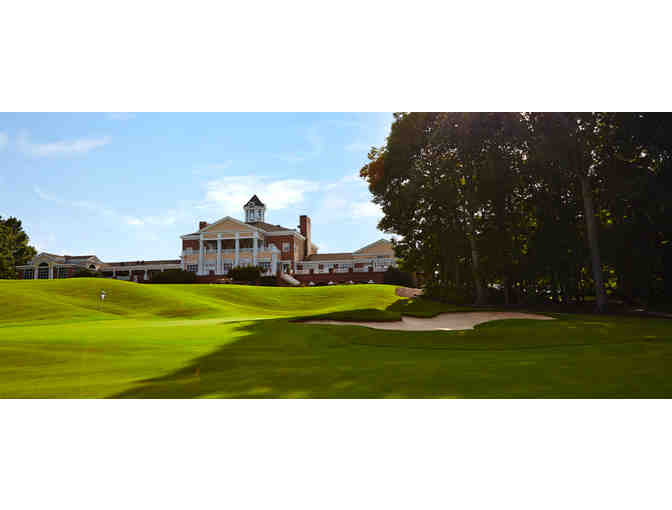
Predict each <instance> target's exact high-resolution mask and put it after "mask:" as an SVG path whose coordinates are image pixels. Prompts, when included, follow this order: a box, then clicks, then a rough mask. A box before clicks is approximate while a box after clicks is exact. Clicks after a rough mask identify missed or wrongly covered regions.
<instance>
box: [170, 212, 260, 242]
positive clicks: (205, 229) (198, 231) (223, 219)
mask: <svg viewBox="0 0 672 510" xmlns="http://www.w3.org/2000/svg"><path fill="white" fill-rule="evenodd" d="M225 221H233V222H234V223H237V224H238V225H241V226H245V227H250V226H251V227H252V228H253V229H254V230H262V229H261V228H259V227H257V226H255V225H254V224H252V223H245V222H242V221H240V220H237V219H236V218H232V217H231V216H224V217H223V218H220V219H219V220H217V221H215V222H214V223H208V224H207V225H206V226H205V227H203V228H202V229H201V230H197V231H196V232H193V233H191V234H186V235H187V236H196V235H198V234H201V233H203V232H207V231H208V230H210V229H211V228H212V227H214V226H215V225H219V224H220V223H224V222H225ZM182 237H184V236H182Z"/></svg>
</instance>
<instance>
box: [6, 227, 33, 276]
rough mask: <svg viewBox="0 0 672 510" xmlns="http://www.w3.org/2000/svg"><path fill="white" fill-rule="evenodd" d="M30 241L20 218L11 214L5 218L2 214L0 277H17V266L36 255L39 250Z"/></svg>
mask: <svg viewBox="0 0 672 510" xmlns="http://www.w3.org/2000/svg"><path fill="white" fill-rule="evenodd" d="M28 242H29V238H28V235H27V234H26V233H25V232H24V230H23V227H22V225H21V221H20V220H18V219H17V218H14V217H11V216H10V217H9V218H7V219H6V220H3V219H2V216H0V278H2V279H7V278H15V277H16V267H15V266H19V265H22V264H26V263H27V262H28V261H29V260H30V259H31V258H33V257H34V256H35V254H36V253H37V252H36V251H35V248H33V247H32V246H30V245H29V244H28Z"/></svg>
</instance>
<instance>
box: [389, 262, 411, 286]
mask: <svg viewBox="0 0 672 510" xmlns="http://www.w3.org/2000/svg"><path fill="white" fill-rule="evenodd" d="M383 278H384V279H383V281H384V282H385V283H389V284H391V285H400V286H402V287H415V278H413V275H412V274H411V273H409V272H408V271H402V270H401V269H399V268H398V267H393V266H390V267H388V268H387V271H385V275H384V277H383Z"/></svg>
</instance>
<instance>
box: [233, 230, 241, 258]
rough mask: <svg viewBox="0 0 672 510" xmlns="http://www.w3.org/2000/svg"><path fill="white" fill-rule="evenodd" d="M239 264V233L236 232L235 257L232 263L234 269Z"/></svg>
mask: <svg viewBox="0 0 672 510" xmlns="http://www.w3.org/2000/svg"><path fill="white" fill-rule="evenodd" d="M239 263H240V232H236V257H235V261H234V263H233V265H234V267H237V266H238V264H239Z"/></svg>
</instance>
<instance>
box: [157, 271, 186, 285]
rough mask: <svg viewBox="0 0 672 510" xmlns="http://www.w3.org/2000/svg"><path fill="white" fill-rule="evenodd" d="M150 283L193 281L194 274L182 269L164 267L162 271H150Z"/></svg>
mask: <svg viewBox="0 0 672 510" xmlns="http://www.w3.org/2000/svg"><path fill="white" fill-rule="evenodd" d="M151 281H152V283H194V282H195V281H196V274H195V273H192V272H191V271H183V270H182V269H166V270H165V271H163V272H156V273H152V276H151Z"/></svg>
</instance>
